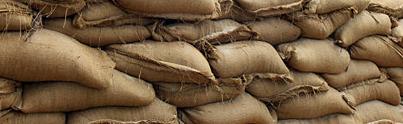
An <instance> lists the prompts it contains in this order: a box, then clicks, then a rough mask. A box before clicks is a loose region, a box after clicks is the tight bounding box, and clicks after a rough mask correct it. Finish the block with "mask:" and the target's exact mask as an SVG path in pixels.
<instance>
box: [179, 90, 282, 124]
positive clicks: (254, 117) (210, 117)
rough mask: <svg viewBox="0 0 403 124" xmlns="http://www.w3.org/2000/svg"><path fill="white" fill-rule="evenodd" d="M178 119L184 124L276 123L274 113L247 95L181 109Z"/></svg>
mask: <svg viewBox="0 0 403 124" xmlns="http://www.w3.org/2000/svg"><path fill="white" fill-rule="evenodd" d="M271 112H273V114H272V113H271ZM228 113H231V114H228ZM179 118H180V119H181V120H182V121H183V122H185V123H186V124H248V123H251V124H274V123H276V122H277V119H276V118H275V112H274V111H270V110H269V109H268V108H267V107H266V105H265V104H263V103H262V102H260V101H258V100H257V99H255V98H253V97H252V96H251V95H249V94H247V93H242V94H241V95H239V96H238V97H235V98H234V99H232V100H228V101H224V102H217V103H211V104H207V105H203V106H198V107H194V108H186V109H182V110H180V111H179Z"/></svg>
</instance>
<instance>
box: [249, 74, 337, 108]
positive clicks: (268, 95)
mask: <svg viewBox="0 0 403 124" xmlns="http://www.w3.org/2000/svg"><path fill="white" fill-rule="evenodd" d="M291 72H292V75H293V76H294V82H292V83H286V82H282V81H276V80H271V79H255V80H253V81H252V83H251V84H249V85H248V86H247V88H246V90H247V91H248V92H249V93H250V94H251V95H253V96H254V97H256V98H258V99H259V100H261V101H265V102H269V103H273V102H278V101H282V100H285V99H287V98H290V97H294V96H298V94H300V93H312V92H323V91H328V90H329V86H328V85H327V83H326V82H325V80H323V79H322V78H321V77H320V76H318V75H316V74H315V73H302V72H298V71H291Z"/></svg>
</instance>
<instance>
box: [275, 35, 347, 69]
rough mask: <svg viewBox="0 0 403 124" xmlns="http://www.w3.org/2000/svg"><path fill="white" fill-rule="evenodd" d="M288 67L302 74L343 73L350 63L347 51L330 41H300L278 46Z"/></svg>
mask: <svg viewBox="0 0 403 124" xmlns="http://www.w3.org/2000/svg"><path fill="white" fill-rule="evenodd" d="M277 50H278V51H279V53H280V55H281V57H282V58H283V59H285V61H286V62H287V65H288V66H290V67H292V68H294V69H297V70H298V71H302V72H316V73H331V74H336V73H341V72H344V71H345V70H346V69H347V66H348V64H349V63H350V55H349V54H348V52H347V50H345V49H343V48H340V47H339V46H337V45H335V44H334V42H333V41H332V40H330V39H325V40H314V39H304V38H302V39H299V40H297V41H294V42H291V43H285V44H280V45H279V46H277Z"/></svg>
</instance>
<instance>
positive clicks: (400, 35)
mask: <svg viewBox="0 0 403 124" xmlns="http://www.w3.org/2000/svg"><path fill="white" fill-rule="evenodd" d="M391 36H392V37H393V38H392V39H393V41H394V42H396V43H397V44H399V45H400V47H403V19H400V20H399V26H397V27H395V28H392V34H391Z"/></svg>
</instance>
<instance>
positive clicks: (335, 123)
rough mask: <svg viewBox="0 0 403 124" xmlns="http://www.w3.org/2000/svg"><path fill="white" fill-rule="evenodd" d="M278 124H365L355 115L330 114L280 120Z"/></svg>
mask: <svg viewBox="0 0 403 124" xmlns="http://www.w3.org/2000/svg"><path fill="white" fill-rule="evenodd" d="M278 124H363V123H362V122H361V121H360V120H356V119H355V116H354V115H352V114H351V115H346V114H330V115H326V116H321V117H319V118H311V119H287V120H279V121H278Z"/></svg>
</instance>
